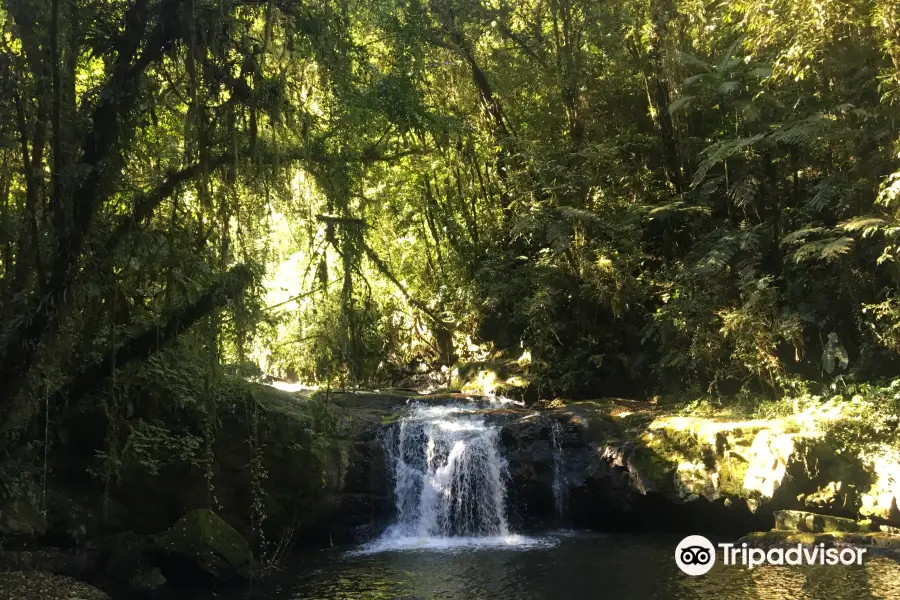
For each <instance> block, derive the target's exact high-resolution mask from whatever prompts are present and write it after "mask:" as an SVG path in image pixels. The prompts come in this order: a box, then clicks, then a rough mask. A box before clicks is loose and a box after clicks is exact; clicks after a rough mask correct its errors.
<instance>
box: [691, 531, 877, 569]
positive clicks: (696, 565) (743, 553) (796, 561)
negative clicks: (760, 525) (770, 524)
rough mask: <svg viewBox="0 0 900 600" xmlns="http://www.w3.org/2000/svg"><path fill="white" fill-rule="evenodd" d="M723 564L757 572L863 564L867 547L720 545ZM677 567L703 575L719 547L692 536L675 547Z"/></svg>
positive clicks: (712, 561)
mask: <svg viewBox="0 0 900 600" xmlns="http://www.w3.org/2000/svg"><path fill="white" fill-rule="evenodd" d="M718 548H719V550H721V552H722V563H723V564H725V565H728V566H734V565H741V566H743V567H745V568H747V569H753V568H755V567H759V566H762V565H792V566H793V565H830V566H834V565H838V564H841V565H861V564H862V562H863V554H865V553H866V550H865V548H826V547H825V544H817V545H814V546H804V545H803V544H797V545H795V546H790V547H787V548H769V549H768V550H765V549H763V548H750V547H748V546H747V544H746V543H743V544H740V545H738V544H731V543H720V544H718ZM675 564H677V565H678V568H679V569H681V570H682V571H684V572H685V573H687V574H688V575H703V574H704V573H707V572H709V570H710V569H712V568H713V565H714V564H716V547H715V546H713V543H712V542H710V541H709V540H708V539H706V538H705V537H703V536H702V535H689V536H687V537H686V538H684V539H683V540H681V541H680V542H679V543H678V546H677V547H676V548H675Z"/></svg>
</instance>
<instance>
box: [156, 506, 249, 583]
mask: <svg viewBox="0 0 900 600" xmlns="http://www.w3.org/2000/svg"><path fill="white" fill-rule="evenodd" d="M157 544H158V545H159V548H160V550H161V551H162V553H163V554H164V555H165V558H164V561H163V563H164V564H163V573H164V574H165V576H166V577H167V578H169V579H173V580H191V579H211V580H213V581H217V582H228V581H234V580H236V579H244V578H247V577H249V575H250V567H251V564H252V561H253V554H252V552H251V551H250V545H249V544H248V543H247V540H245V539H244V538H243V537H242V536H241V534H240V533H238V532H237V531H236V530H235V529H234V528H233V527H232V526H231V525H229V524H228V523H226V522H225V521H224V520H223V519H222V518H221V517H220V516H219V515H217V514H216V513H215V512H213V511H211V510H209V509H197V510H192V511H190V512H189V513H187V514H186V515H184V516H183V517H181V519H179V520H178V521H177V522H176V523H175V525H173V526H172V528H171V529H170V530H169V531H167V532H166V533H164V534H162V535H161V536H159V537H158V538H157Z"/></svg>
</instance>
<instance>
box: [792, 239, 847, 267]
mask: <svg viewBox="0 0 900 600" xmlns="http://www.w3.org/2000/svg"><path fill="white" fill-rule="evenodd" d="M852 245H853V238H849V237H839V238H828V239H824V240H817V241H815V242H809V243H806V244H803V245H802V246H800V248H798V249H797V250H796V251H795V252H794V254H793V259H794V262H795V263H798V264H799V263H801V262H805V261H808V260H824V261H827V262H830V261H833V260H835V259H838V258H840V257H841V256H842V255H844V254H846V253H847V252H849V251H850V247H851V246H852Z"/></svg>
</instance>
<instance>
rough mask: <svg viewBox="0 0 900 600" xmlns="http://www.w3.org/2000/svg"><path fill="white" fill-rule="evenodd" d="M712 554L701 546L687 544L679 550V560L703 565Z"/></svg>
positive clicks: (687, 563)
mask: <svg viewBox="0 0 900 600" xmlns="http://www.w3.org/2000/svg"><path fill="white" fill-rule="evenodd" d="M711 558H712V556H711V555H710V553H709V550H707V549H706V548H704V547H703V546H688V547H687V548H685V549H684V550H682V551H681V562H683V563H684V564H686V565H705V564H706V563H708V562H709V560H710V559H711Z"/></svg>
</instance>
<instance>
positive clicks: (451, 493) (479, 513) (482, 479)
mask: <svg viewBox="0 0 900 600" xmlns="http://www.w3.org/2000/svg"><path fill="white" fill-rule="evenodd" d="M474 410H475V408H472V407H468V406H460V405H449V406H421V405H414V406H413V407H412V409H411V410H410V412H409V414H408V415H407V416H406V417H404V418H403V419H402V420H401V421H400V424H399V427H398V428H396V431H395V437H394V439H393V440H389V441H388V446H387V450H388V453H389V458H390V460H391V463H392V466H393V470H394V477H395V492H394V493H395V502H396V506H397V523H396V525H394V526H393V528H392V530H391V532H390V533H391V534H393V535H394V536H406V537H455V536H461V537H485V536H508V535H509V524H508V523H507V520H506V461H505V460H504V459H503V458H502V456H501V455H500V451H499V448H498V443H499V437H500V428H499V427H498V426H495V425H489V424H488V423H487V420H486V418H485V416H484V415H483V414H476V413H474V412H473V411H474Z"/></svg>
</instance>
